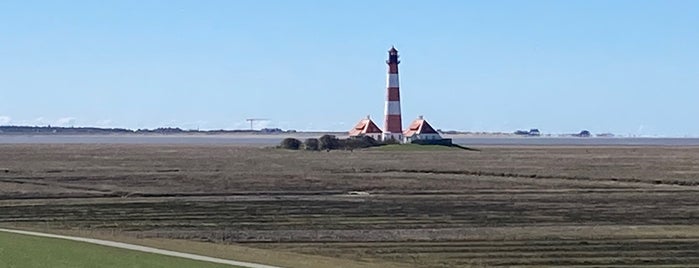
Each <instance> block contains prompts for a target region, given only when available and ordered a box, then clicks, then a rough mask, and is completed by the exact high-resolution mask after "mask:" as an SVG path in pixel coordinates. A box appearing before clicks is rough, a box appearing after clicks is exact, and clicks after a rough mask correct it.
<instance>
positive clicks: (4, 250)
mask: <svg viewBox="0 0 699 268" xmlns="http://www.w3.org/2000/svg"><path fill="white" fill-rule="evenodd" d="M11 267H12V268H14V267H17V268H20V267H21V268H24V267H52V268H59V267H65V268H80V267H86V268H88V267H89V268H92V267H105V268H106V267H115V268H117V267H119V268H121V267H143V268H146V267H148V268H152V267H169V268H172V267H183V268H185V267H205V268H210V267H211V268H213V267H227V268H230V267H233V266H228V265H223V264H214V263H208V262H200V261H194V260H188V259H183V258H176V257H169V256H162V255H157V254H150V253H142V252H138V251H132V250H126V249H118V248H111V247H105V246H99V245H93V244H89V243H81V242H75V241H69V240H62V239H53V238H43V237H34V236H27V235H18V234H9V233H0V268H11Z"/></svg>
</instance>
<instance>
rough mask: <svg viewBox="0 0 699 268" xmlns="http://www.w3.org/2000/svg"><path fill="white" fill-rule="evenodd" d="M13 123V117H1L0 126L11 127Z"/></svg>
mask: <svg viewBox="0 0 699 268" xmlns="http://www.w3.org/2000/svg"><path fill="white" fill-rule="evenodd" d="M10 122H12V117H9V116H6V115H0V125H9V124H10Z"/></svg>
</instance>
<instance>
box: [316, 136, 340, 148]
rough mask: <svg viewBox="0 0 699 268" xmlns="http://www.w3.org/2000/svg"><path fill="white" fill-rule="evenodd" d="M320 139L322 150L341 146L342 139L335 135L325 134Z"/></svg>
mask: <svg viewBox="0 0 699 268" xmlns="http://www.w3.org/2000/svg"><path fill="white" fill-rule="evenodd" d="M319 140H320V149H321V150H335V149H339V148H340V140H338V139H337V137H335V136H334V135H323V136H322V137H320V139H319Z"/></svg>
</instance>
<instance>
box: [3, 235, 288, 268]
mask: <svg viewBox="0 0 699 268" xmlns="http://www.w3.org/2000/svg"><path fill="white" fill-rule="evenodd" d="M0 232H8V233H15V234H22V235H32V236H40V237H48V238H57V239H65V240H72V241H78V242H85V243H91V244H96V245H101V246H108V247H115V248H123V249H128V250H135V251H141V252H147V253H154V254H160V255H166V256H173V257H180V258H186V259H191V260H197V261H206V262H214V263H221V264H229V265H234V266H240V267H246V268H281V267H278V266H270V265H264V264H258V263H250V262H241V261H233V260H226V259H220V258H213V257H208V256H202V255H196V254H190V253H183V252H176V251H170V250H164V249H157V248H152V247H144V246H139V245H134V244H127V243H121V242H114V241H107V240H100V239H92V238H83V237H75V236H65V235H54V234H47V233H39V232H30V231H20V230H12V229H4V228H0Z"/></svg>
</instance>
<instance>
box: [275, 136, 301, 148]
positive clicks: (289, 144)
mask: <svg viewBox="0 0 699 268" xmlns="http://www.w3.org/2000/svg"><path fill="white" fill-rule="evenodd" d="M279 147H281V148H283V149H290V150H298V149H299V148H300V147H301V141H300V140H297V139H294V138H286V139H284V140H282V143H281V144H280V145H279Z"/></svg>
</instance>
